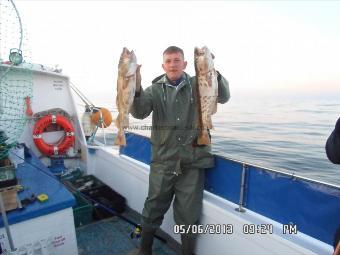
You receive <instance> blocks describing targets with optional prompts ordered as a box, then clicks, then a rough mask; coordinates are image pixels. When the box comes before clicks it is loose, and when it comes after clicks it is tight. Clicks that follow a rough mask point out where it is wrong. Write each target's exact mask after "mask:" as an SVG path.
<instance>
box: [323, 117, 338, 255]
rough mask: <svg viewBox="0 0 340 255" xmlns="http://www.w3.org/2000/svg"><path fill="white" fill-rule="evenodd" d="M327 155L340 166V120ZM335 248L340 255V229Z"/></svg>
mask: <svg viewBox="0 0 340 255" xmlns="http://www.w3.org/2000/svg"><path fill="white" fill-rule="evenodd" d="M326 154H327V157H328V159H329V160H330V161H331V162H332V163H334V164H340V118H339V119H338V121H337V122H336V124H335V128H334V130H333V132H332V133H331V135H330V136H329V137H328V139H327V142H326ZM333 246H334V253H333V255H340V227H338V228H337V230H336V233H335V237H334V244H333Z"/></svg>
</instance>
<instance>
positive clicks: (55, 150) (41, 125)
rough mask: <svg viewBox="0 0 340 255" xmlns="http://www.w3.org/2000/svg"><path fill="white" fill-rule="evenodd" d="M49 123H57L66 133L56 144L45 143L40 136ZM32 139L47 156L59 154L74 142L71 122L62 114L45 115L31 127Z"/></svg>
mask: <svg viewBox="0 0 340 255" xmlns="http://www.w3.org/2000/svg"><path fill="white" fill-rule="evenodd" d="M51 124H57V125H59V126H61V127H62V128H63V129H64V131H65V134H66V135H65V137H64V139H63V140H62V141H61V142H60V143H59V144H58V145H52V144H47V143H45V141H44V140H43V138H42V133H43V132H44V130H45V129H46V128H47V127H48V126H49V125H51ZM33 141H34V143H35V145H36V146H37V148H38V149H39V150H40V152H41V153H43V154H45V155H48V156H51V155H61V154H64V153H65V152H66V151H67V150H68V149H69V148H70V147H71V146H72V145H73V144H74V141H75V137H74V128H73V126H72V124H71V122H70V121H69V120H68V119H67V118H65V117H64V116H63V115H59V114H56V115H46V116H44V117H42V118H41V119H40V120H38V121H37V123H35V125H34V129H33Z"/></svg>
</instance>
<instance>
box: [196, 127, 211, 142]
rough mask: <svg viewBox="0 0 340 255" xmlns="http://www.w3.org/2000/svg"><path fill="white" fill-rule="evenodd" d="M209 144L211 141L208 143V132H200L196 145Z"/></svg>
mask: <svg viewBox="0 0 340 255" xmlns="http://www.w3.org/2000/svg"><path fill="white" fill-rule="evenodd" d="M210 143H211V141H210V137H209V133H208V130H206V129H204V130H202V132H201V133H200V135H199V136H198V139H197V144H198V145H208V144H210Z"/></svg>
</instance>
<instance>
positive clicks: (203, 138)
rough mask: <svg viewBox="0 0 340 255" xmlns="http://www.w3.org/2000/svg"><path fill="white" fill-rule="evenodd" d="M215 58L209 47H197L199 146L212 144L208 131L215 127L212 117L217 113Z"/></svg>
mask: <svg viewBox="0 0 340 255" xmlns="http://www.w3.org/2000/svg"><path fill="white" fill-rule="evenodd" d="M213 58H214V56H213V55H212V53H211V52H210V50H209V49H208V47H206V46H204V47H203V48H198V47H195V71H196V79H197V86H196V88H197V105H198V115H199V121H198V125H199V127H198V128H199V131H200V133H199V136H198V139H197V144H199V145H208V144H210V143H211V141H210V136H209V131H208V130H209V129H211V128H212V127H213V126H212V121H211V115H213V114H214V113H216V110H217V96H218V83H217V72H216V70H215V68H214V61H213Z"/></svg>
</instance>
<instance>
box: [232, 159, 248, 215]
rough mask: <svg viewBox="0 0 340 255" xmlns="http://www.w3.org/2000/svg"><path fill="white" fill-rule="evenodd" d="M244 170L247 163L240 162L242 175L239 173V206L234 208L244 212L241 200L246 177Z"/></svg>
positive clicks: (242, 200)
mask: <svg viewBox="0 0 340 255" xmlns="http://www.w3.org/2000/svg"><path fill="white" fill-rule="evenodd" d="M246 170H247V164H245V163H243V164H242V175H241V189H240V202H239V207H238V208H235V210H236V211H238V212H245V211H246V210H245V209H244V208H243V202H244V191H245V187H246V185H245V179H246Z"/></svg>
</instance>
